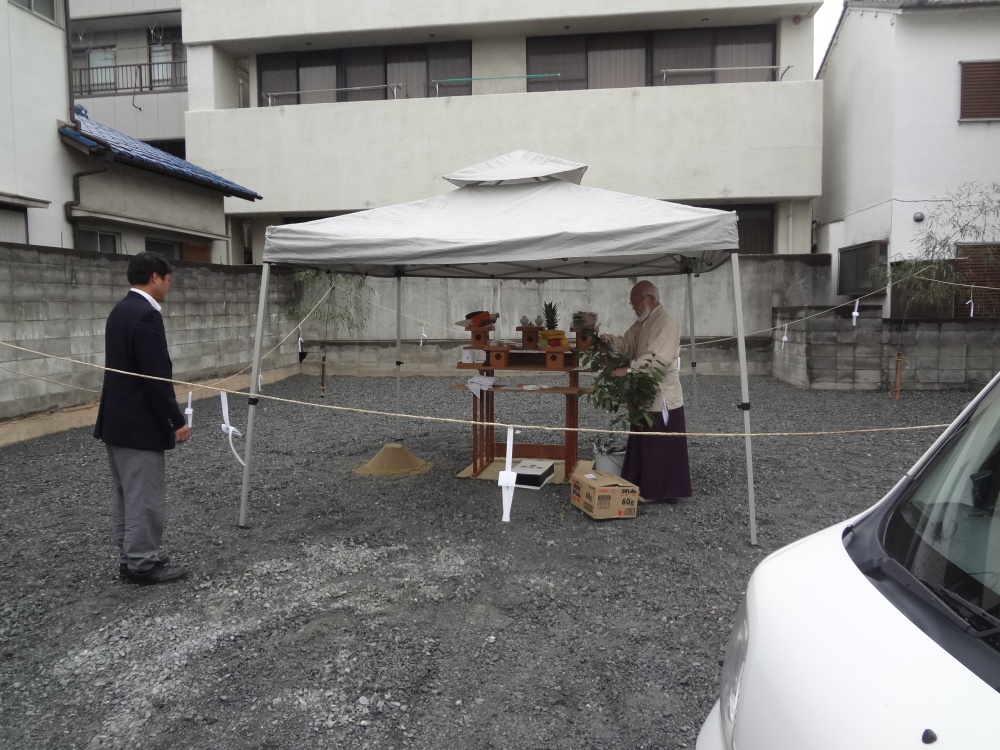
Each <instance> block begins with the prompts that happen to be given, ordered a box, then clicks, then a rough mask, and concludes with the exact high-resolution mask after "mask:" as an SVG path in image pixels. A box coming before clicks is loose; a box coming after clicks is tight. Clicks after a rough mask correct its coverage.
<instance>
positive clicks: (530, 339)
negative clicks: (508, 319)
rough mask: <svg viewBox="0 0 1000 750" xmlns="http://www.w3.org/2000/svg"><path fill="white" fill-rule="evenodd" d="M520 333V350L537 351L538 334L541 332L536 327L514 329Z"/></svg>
mask: <svg viewBox="0 0 1000 750" xmlns="http://www.w3.org/2000/svg"><path fill="white" fill-rule="evenodd" d="M514 330H517V331H520V332H521V348H522V349H537V348H538V332H539V331H540V330H542V329H541V328H539V327H538V326H518V327H517V328H516V329H514Z"/></svg>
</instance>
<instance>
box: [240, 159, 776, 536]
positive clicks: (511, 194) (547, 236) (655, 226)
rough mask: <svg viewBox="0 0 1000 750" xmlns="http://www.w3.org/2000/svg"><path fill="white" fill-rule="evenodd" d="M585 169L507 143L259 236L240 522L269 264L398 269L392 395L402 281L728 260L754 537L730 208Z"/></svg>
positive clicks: (635, 270) (700, 265)
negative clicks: (601, 185) (444, 187)
mask: <svg viewBox="0 0 1000 750" xmlns="http://www.w3.org/2000/svg"><path fill="white" fill-rule="evenodd" d="M586 169H587V167H586V165H584V164H579V163H576V162H570V161H565V160H563V159H556V158H554V157H550V156H545V155H543V154H537V153H533V152H528V151H513V152H511V153H508V154H504V155H502V156H498V157H496V158H494V159H490V160H488V161H485V162H482V163H481V164H476V165H474V166H471V167H467V168H465V169H462V170H459V171H458V172H454V173H453V174H450V175H446V176H445V179H446V180H449V181H450V182H452V183H453V184H455V185H457V186H458V189H456V190H453V191H450V192H448V193H444V194H442V195H438V196H434V197H432V198H426V199H423V200H418V201H413V202H410V203H401V204H397V205H394V206H386V207H383V208H375V209H371V210H368V211H359V212H357V213H353V214H347V215H344V216H337V217H334V218H330V219H319V220H317V221H311V222H306V223H302V224H286V225H282V226H272V227H268V229H267V235H266V240H265V243H264V266H263V273H262V276H261V291H260V302H259V307H258V313H257V330H256V337H255V341H254V361H253V374H252V376H251V381H250V382H251V385H250V410H249V416H248V420H247V436H246V447H245V459H244V463H245V468H244V473H243V490H242V496H241V503H240V526H243V525H245V522H246V505H247V498H248V494H249V483H250V473H251V466H252V461H251V458H252V446H253V426H254V414H255V406H256V403H257V398H256V393H257V384H258V382H259V380H258V378H259V374H260V351H261V340H262V335H263V320H264V313H265V309H266V308H265V304H266V300H267V286H268V279H269V275H270V267H271V265H272V264H280V265H288V266H304V267H311V268H318V269H323V270H330V271H334V272H337V273H357V274H367V275H371V276H389V277H392V276H394V277H396V321H397V328H396V345H397V357H396V359H397V370H396V372H397V396H398V388H399V385H398V384H399V377H400V374H401V372H400V366H401V365H402V363H401V362H400V361H399V356H400V355H399V345H400V338H399V336H400V334H399V331H400V310H399V307H400V301H401V300H400V280H401V278H402V277H404V276H425V277H438V278H441V277H450V278H478V279H557V278H583V279H599V278H617V277H646V276H661V275H676V274H686V275H687V279H688V284H687V290H688V311H689V318H691V322H690V324H689V328H690V330H689V332H688V333H689V335H690V336H691V340H692V341H694V331H693V315H692V310H693V301H692V296H691V295H692V287H691V275H692V274H700V273H705V272H708V271H712V270H715V269H716V268H719V267H721V266H722V265H724V264H725V263H726V261H727V260H731V264H732V269H733V282H734V284H733V286H734V294H735V308H736V328H737V331H736V333H737V340H738V349H739V359H740V373H741V383H742V390H743V403H742V405H741V406H742V408H743V413H744V431H745V433H746V438H745V442H746V456H747V480H748V494H749V511H750V541H751V544H756V534H757V532H756V519H755V512H754V492H753V454H752V446H751V441H750V414H749V410H748V407H749V388H748V383H747V367H746V349H745V345H744V341H743V336H744V330H743V303H742V293H741V290H740V274H739V255H738V249H739V241H738V234H737V219H736V214H735V213H733V212H728V211H717V210H714V209H707V208H696V207H692V206H685V205H681V204H676V203H667V202H665V201H659V200H652V199H649V198H642V197H639V196H635V195H628V194H625V193H617V192H612V191H608V190H599V189H596V188H587V187H583V186H581V185H580V184H579V182H580V180H581V178H582V177H583V173H584V172H585V171H586Z"/></svg>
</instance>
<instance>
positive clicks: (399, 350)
mask: <svg viewBox="0 0 1000 750" xmlns="http://www.w3.org/2000/svg"><path fill="white" fill-rule="evenodd" d="M402 282H403V277H402V276H400V275H399V274H396V413H397V414H402V413H403V386H402V379H403V342H402V339H401V338H400V335H401V334H400V332H401V330H402V327H403V314H402V308H403V293H402V291H401V290H402Z"/></svg>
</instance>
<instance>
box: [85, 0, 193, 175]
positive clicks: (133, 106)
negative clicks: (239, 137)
mask: <svg viewBox="0 0 1000 750" xmlns="http://www.w3.org/2000/svg"><path fill="white" fill-rule="evenodd" d="M69 14H70V21H69V24H70V46H71V48H72V67H73V71H72V84H73V96H74V98H75V100H76V101H77V102H78V103H79V104H82V105H83V106H85V107H86V108H87V110H88V111H89V112H90V116H91V117H92V118H93V119H95V120H97V121H99V122H103V123H104V124H106V125H110V126H111V127H113V128H115V129H116V130H120V131H121V132H123V133H127V134H129V135H131V136H133V137H135V138H139V139H141V140H143V141H145V142H146V143H150V144H152V145H154V146H156V147H157V148H160V149H163V150H164V151H167V152H169V153H171V154H174V155H175V156H180V157H181V158H184V157H185V155H186V153H185V148H184V113H185V111H186V110H187V101H188V95H187V54H186V50H185V47H184V44H183V41H182V39H181V2H180V0H69Z"/></svg>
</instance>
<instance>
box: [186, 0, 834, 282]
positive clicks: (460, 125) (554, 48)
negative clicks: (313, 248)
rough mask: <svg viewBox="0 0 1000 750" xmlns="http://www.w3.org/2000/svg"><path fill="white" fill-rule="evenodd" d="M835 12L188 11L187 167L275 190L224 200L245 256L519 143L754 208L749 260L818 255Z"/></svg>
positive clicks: (802, 6)
mask: <svg viewBox="0 0 1000 750" xmlns="http://www.w3.org/2000/svg"><path fill="white" fill-rule="evenodd" d="M819 5H820V3H819V2H791V1H790V0H775V1H773V2H768V3H761V2H750V1H745V0H716V1H715V2H704V1H701V2H695V1H694V0H676V1H675V2H671V3H663V2H652V1H651V0H624V1H623V2H619V3H615V4H608V3H605V2H599V1H597V0H558V1H553V2H544V3H538V2H527V1H525V0H506V1H505V2H482V3H478V2H477V3H440V2H434V1H433V0H409V1H408V2H399V1H395V2H394V1H390V0H374V1H373V2H366V3H363V4H349V3H329V2H324V1H323V0H295V1H293V0H271V2H268V3H266V4H260V3H255V4H253V8H252V11H253V12H249V11H248V9H247V6H246V3H244V2H240V1H239V0H216V1H214V2H202V1H200V0H187V1H186V2H183V3H182V11H183V14H184V23H183V29H184V43H185V45H186V65H187V71H188V92H187V94H188V111H187V115H186V119H185V134H186V138H187V149H188V155H189V157H190V158H191V159H192V160H193V161H196V162H198V163H199V164H202V165H204V166H205V167H206V168H208V169H211V170H212V171H214V172H217V173H219V174H221V175H224V176H225V177H227V178H228V179H231V180H234V181H235V182H238V183H240V184H252V185H254V186H255V189H256V190H258V192H260V193H261V194H262V195H263V196H264V199H263V200H262V201H258V202H256V203H254V204H248V203H245V202H242V201H233V200H230V199H227V200H226V211H227V214H228V215H229V216H230V217H231V218H234V219H236V220H238V221H239V222H240V223H241V226H242V227H243V229H244V231H243V233H237V234H239V236H240V237H242V238H244V239H245V242H246V244H245V247H244V257H245V259H246V260H247V261H258V262H259V259H260V257H261V252H262V247H263V235H264V231H265V228H266V227H267V226H268V225H271V224H279V223H287V222H291V221H299V220H306V219H310V218H318V217H322V216H331V215H336V214H339V213H344V212H350V211H356V210H361V209H366V208H372V207H376V206H384V205H390V204H393V203H398V202H403V201H408V200H417V199H420V198H425V197H428V196H430V195H435V194H438V193H441V192H444V191H446V190H448V189H450V185H448V183H446V182H445V181H444V180H442V179H440V175H443V174H446V173H449V172H451V171H454V170H455V169H458V168H461V167H464V166H467V165H469V164H474V163H477V162H479V161H483V160H485V159H488V158H491V157H493V156H497V155H498V154H502V153H505V152H508V151H511V150H514V149H519V148H523V149H527V150H530V151H536V152H540V153H546V154H550V155H553V156H558V157H562V158H566V159H570V160H573V161H577V162H582V163H585V164H588V165H589V170H588V172H587V175H586V177H585V180H584V184H587V185H590V186H593V187H601V188H605V189H610V190H619V191H622V192H628V193H635V194H638V195H644V196H647V197H653V198H658V199H664V200H671V201H678V202H684V203H691V204H696V205H704V206H713V207H719V208H726V209H729V210H737V211H738V212H739V213H740V219H741V221H740V226H741V232H742V234H741V245H742V247H743V251H744V252H748V253H807V252H809V251H810V249H811V240H812V232H811V220H812V216H811V202H812V201H813V199H815V198H816V197H817V196H818V195H819V192H820V187H821V157H822V138H823V123H822V83H820V82H817V81H814V80H812V51H813V30H812V18H811V16H812V14H813V13H814V12H815V10H816V9H817V8H818V7H819ZM244 71H245V72H246V74H247V75H248V80H249V91H248V92H247V93H248V94H249V96H246V97H244V96H243V93H244V89H242V88H241V80H243V78H242V76H243V75H244Z"/></svg>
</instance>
